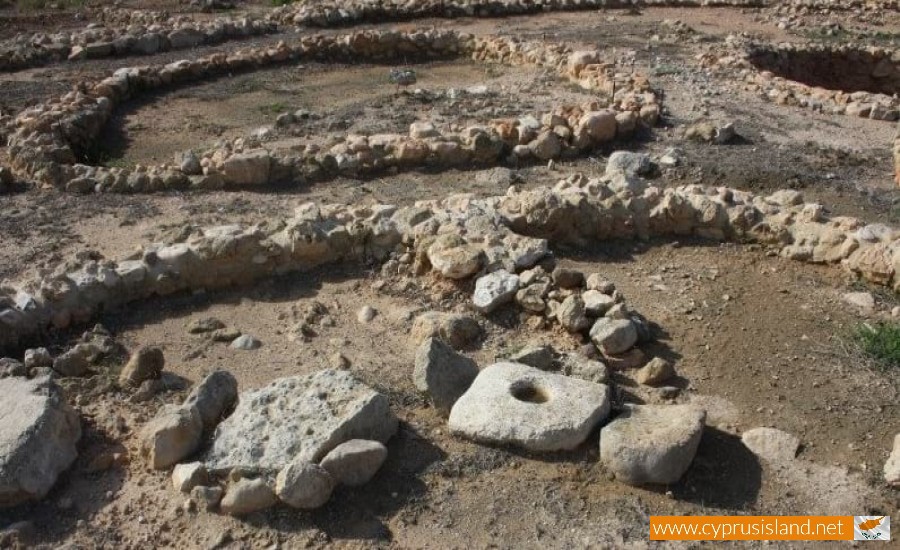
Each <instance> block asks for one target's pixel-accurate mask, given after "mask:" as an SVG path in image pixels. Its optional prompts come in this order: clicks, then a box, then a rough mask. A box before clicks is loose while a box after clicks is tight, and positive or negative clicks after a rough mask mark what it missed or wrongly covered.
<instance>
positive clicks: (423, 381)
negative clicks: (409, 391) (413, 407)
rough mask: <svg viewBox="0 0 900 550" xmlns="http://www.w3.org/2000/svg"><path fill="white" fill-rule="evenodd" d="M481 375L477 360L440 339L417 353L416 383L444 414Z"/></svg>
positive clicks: (427, 341)
mask: <svg viewBox="0 0 900 550" xmlns="http://www.w3.org/2000/svg"><path fill="white" fill-rule="evenodd" d="M476 376H478V365H477V364H475V361H473V360H471V359H469V358H468V357H466V356H464V355H462V354H459V353H457V352H455V351H453V349H452V348H451V347H450V346H448V345H447V344H445V343H444V342H442V341H441V340H438V339H436V338H428V339H427V340H425V341H424V342H422V345H420V346H419V349H418V350H416V362H415V367H414V369H413V383H414V384H415V385H416V389H417V390H419V391H420V392H423V393H425V394H427V395H428V398H429V399H430V400H431V402H432V404H434V407H435V408H436V409H438V410H439V411H441V412H443V413H444V414H446V413H448V412H450V408H451V407H452V406H453V404H454V403H456V400H457V399H459V396H461V395H462V394H463V393H465V391H466V390H467V389H469V386H471V385H472V381H473V380H475V377H476Z"/></svg>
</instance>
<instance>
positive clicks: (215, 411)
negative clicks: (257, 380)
mask: <svg viewBox="0 0 900 550" xmlns="http://www.w3.org/2000/svg"><path fill="white" fill-rule="evenodd" d="M237 398H238V383H237V379H236V378H235V377H234V375H233V374H231V373H230V372H228V371H224V370H217V371H213V372H211V373H210V374H209V375H208V376H207V377H206V378H204V379H203V380H201V381H200V383H199V384H197V385H196V386H194V389H192V390H191V393H190V394H189V395H188V396H187V399H185V400H184V406H185V407H193V408H195V409H197V412H198V413H199V414H200V420H201V422H202V423H203V430H204V432H207V433H208V432H210V431H212V430H213V429H215V427H216V426H217V425H218V424H219V421H220V420H221V419H222V418H223V417H224V416H225V413H227V412H228V411H230V410H231V408H232V407H233V406H234V404H235V402H237Z"/></svg>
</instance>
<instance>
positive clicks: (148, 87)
mask: <svg viewBox="0 0 900 550" xmlns="http://www.w3.org/2000/svg"><path fill="white" fill-rule="evenodd" d="M458 56H470V57H471V58H473V59H475V60H476V61H480V62H485V63H503V64H507V65H513V66H523V65H528V66H536V67H543V68H547V69H550V70H553V71H555V72H557V73H558V74H559V76H560V77H561V78H566V79H568V80H570V81H571V82H573V83H575V84H576V85H578V86H580V87H581V88H583V89H585V90H587V91H590V92H593V93H595V94H598V96H600V97H599V98H598V100H596V101H593V102H589V103H587V104H585V105H582V106H561V107H559V108H558V109H555V110H554V111H553V112H552V113H549V115H548V116H543V115H542V114H537V115H538V116H537V117H531V119H533V120H534V121H538V122H537V123H536V124H534V123H529V124H524V123H522V119H519V120H509V121H502V120H501V121H493V122H487V121H486V123H485V125H483V126H473V127H469V128H467V129H466V130H465V131H463V132H461V133H459V134H454V135H442V134H440V133H437V132H436V131H434V130H433V129H431V130H428V131H423V130H422V129H421V128H418V129H416V128H414V129H413V130H411V132H410V135H408V136H403V135H381V136H368V137H360V138H357V139H355V141H353V142H351V141H350V140H346V141H345V144H344V148H343V149H340V150H335V151H327V152H321V151H313V150H307V151H303V152H299V153H298V152H279V153H275V152H270V151H267V150H265V149H263V148H260V147H251V146H248V145H247V144H248V142H245V141H244V140H240V141H239V142H238V141H236V142H232V143H230V144H228V145H227V146H226V147H223V148H221V149H217V150H214V151H208V152H207V153H206V154H205V155H204V156H203V158H202V159H200V163H199V166H197V165H196V164H195V163H190V164H191V166H190V167H186V166H182V165H179V166H171V165H160V166H154V167H136V168H135V169H119V168H106V167H99V166H89V165H86V164H82V163H80V162H79V160H80V159H81V158H83V155H84V152H85V151H87V150H89V149H90V147H92V144H93V143H94V141H95V140H96V139H97V138H98V136H99V134H100V131H101V129H102V128H103V126H104V124H105V123H106V122H107V120H108V119H109V117H110V115H111V113H112V111H113V109H115V108H116V106H117V105H120V104H121V103H122V102H124V101H127V100H128V99H132V98H134V97H136V96H137V95H139V94H142V93H147V92H148V91H152V90H158V89H162V88H172V87H174V86H178V85H183V84H184V83H186V82H193V81H197V80H199V79H206V78H215V77H216V76H218V75H221V74H226V73H234V72H237V71H251V70H256V69H259V68H261V67H264V66H271V65H277V64H279V63H286V62H292V61H297V60H301V59H315V60H322V61H335V60H341V61H360V60H364V61H372V62H386V61H390V60H393V59H410V58H419V59H445V58H453V57H458ZM604 97H605V98H606V99H605V100H603V98H604ZM659 114H660V105H659V103H658V100H657V96H656V94H655V93H654V92H653V91H652V90H651V88H650V84H649V82H648V81H647V79H646V78H645V77H643V76H641V75H636V74H632V73H624V72H623V73H617V72H616V68H615V66H614V65H611V64H608V63H603V62H602V60H601V53H600V52H598V51H578V52H573V51H571V50H570V49H569V48H568V47H565V46H562V45H554V44H546V43H543V42H522V41H517V40H514V39H511V38H497V37H486V38H485V37H481V38H476V37H473V36H471V35H465V34H459V33H456V32H452V31H419V32H407V33H401V32H397V31H360V32H355V33H350V34H346V35H332V36H319V35H317V36H307V37H303V38H300V39H298V40H297V41H296V42H294V43H292V44H290V45H289V44H287V43H285V42H280V43H279V44H278V45H277V46H274V47H271V48H265V49H262V48H248V49H244V50H238V51H236V52H234V53H232V54H229V55H226V54H213V55H210V56H206V57H202V58H199V59H196V60H193V61H187V60H183V61H178V62H175V63H170V64H168V65H163V66H160V65H156V66H146V67H132V68H123V69H119V70H118V71H116V72H115V73H114V74H113V75H112V76H110V77H107V78H105V79H102V80H101V81H99V82H94V83H85V84H84V85H82V86H81V87H80V89H79V90H77V91H73V92H71V93H69V94H66V95H65V96H63V97H62V98H60V99H59V100H56V101H53V102H50V103H48V104H46V105H39V106H36V107H33V108H30V109H26V110H25V111H23V112H22V113H20V114H19V115H18V116H17V117H16V118H15V119H13V120H11V121H10V122H9V123H8V124H7V132H8V134H9V138H8V143H9V146H8V155H9V158H10V162H11V165H12V167H13V169H15V170H16V172H17V173H18V175H19V176H20V177H21V178H23V179H27V180H31V181H35V182H38V183H39V184H42V185H46V186H51V187H58V188H65V189H67V190H71V191H75V192H91V191H112V192H144V191H156V190H161V189H184V188H200V189H216V188H222V187H231V188H236V187H255V186H260V185H266V184H270V183H279V182H292V183H294V184H297V183H300V184H302V183H305V182H307V181H310V180H315V179H324V178H328V177H332V176H334V175H337V174H359V173H367V172H372V171H376V170H381V169H384V168H387V167H400V168H404V167H418V166H429V165H433V166H438V167H446V166H459V165H471V164H490V163H495V162H498V160H502V159H506V158H507V157H509V156H510V155H514V156H516V158H529V157H535V158H537V159H540V160H548V159H552V158H557V157H558V156H560V155H562V154H564V153H565V152H566V151H567V150H573V151H576V152H577V151H583V150H586V149H589V148H592V147H594V146H596V145H598V144H602V143H606V142H609V141H611V140H612V139H614V138H615V137H616V136H617V135H618V136H620V137H621V136H627V135H630V134H631V133H632V132H633V131H634V130H635V128H636V127H637V126H638V125H639V124H644V125H653V124H655V123H656V120H657V119H658V117H659Z"/></svg>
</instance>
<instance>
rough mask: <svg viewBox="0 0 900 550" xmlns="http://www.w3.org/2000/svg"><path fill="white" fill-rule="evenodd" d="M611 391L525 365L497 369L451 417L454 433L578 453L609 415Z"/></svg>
mask: <svg viewBox="0 0 900 550" xmlns="http://www.w3.org/2000/svg"><path fill="white" fill-rule="evenodd" d="M609 409H610V397H609V388H608V387H607V386H605V385H603V384H595V383H593V382H588V381H586V380H580V379H577V378H569V377H567V376H563V375H560V374H551V373H547V372H543V371H540V370H538V369H536V368H533V367H529V366H527V365H522V364H520V363H510V362H502V363H495V364H493V365H491V366H489V367H487V368H485V369H484V370H482V371H481V373H480V374H479V375H478V377H477V378H476V379H475V381H474V382H473V383H472V386H471V387H470V388H469V390H468V391H467V392H466V393H464V394H463V395H462V397H460V398H459V399H458V400H457V401H456V404H454V405H453V409H452V410H451V411H450V421H449V425H450V431H451V432H453V433H455V434H458V435H462V436H464V437H467V438H469V439H472V440H474V441H478V442H482V443H490V444H498V445H515V446H517V447H522V448H524V449H527V450H530V451H559V450H568V449H574V448H575V447H577V446H578V445H579V444H581V443H582V442H583V441H584V440H585V439H586V438H587V436H588V434H590V432H591V430H592V429H593V428H594V426H596V425H597V424H598V423H599V422H601V421H602V420H603V419H604V418H606V416H607V415H608V414H609Z"/></svg>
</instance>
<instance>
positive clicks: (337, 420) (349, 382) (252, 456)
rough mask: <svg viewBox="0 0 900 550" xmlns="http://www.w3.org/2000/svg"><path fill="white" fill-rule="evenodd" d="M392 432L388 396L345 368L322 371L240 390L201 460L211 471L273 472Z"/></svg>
mask: <svg viewBox="0 0 900 550" xmlns="http://www.w3.org/2000/svg"><path fill="white" fill-rule="evenodd" d="M396 431H397V417H395V416H394V413H393V412H391V409H390V406H389V404H388V399H387V397H385V396H384V395H382V394H380V393H378V392H376V391H375V390H373V389H371V388H370V387H368V386H366V385H365V384H363V383H362V382H360V381H359V380H357V379H356V378H355V377H354V376H353V375H352V374H350V373H349V372H347V371H341V370H332V369H326V370H321V371H318V372H315V373H312V374H308V375H305V376H293V377H290V378H281V379H278V380H275V381H273V382H272V383H270V384H269V385H267V386H264V387H262V388H259V389H257V390H252V391H247V392H244V393H242V394H241V396H240V397H239V400H238V405H237V407H236V408H235V410H234V412H233V413H232V414H231V416H229V417H228V418H226V419H225V420H224V421H222V422H221V423H220V424H219V426H218V427H217V428H216V431H215V434H214V436H213V442H212V446H211V447H210V449H209V451H208V452H207V453H206V455H205V458H204V462H205V464H206V467H207V468H208V469H209V470H210V471H213V472H226V471H230V470H232V469H234V468H240V469H247V470H251V471H258V472H260V473H268V474H275V473H277V472H279V471H280V470H282V469H283V468H284V467H285V466H287V465H288V464H290V463H292V462H297V461H299V462H318V461H319V460H321V459H322V457H324V456H325V455H326V454H327V453H328V452H329V451H331V450H332V449H334V448H335V447H337V446H338V445H340V444H341V443H344V442H345V441H349V440H351V439H372V440H375V441H381V442H385V441H387V440H388V439H390V437H391V436H393V435H394V433H395V432H396Z"/></svg>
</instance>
